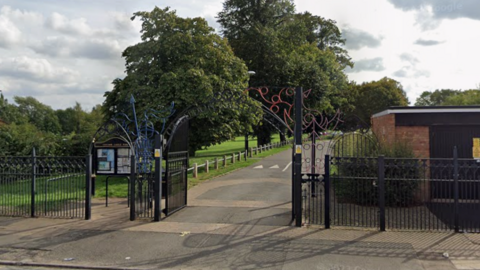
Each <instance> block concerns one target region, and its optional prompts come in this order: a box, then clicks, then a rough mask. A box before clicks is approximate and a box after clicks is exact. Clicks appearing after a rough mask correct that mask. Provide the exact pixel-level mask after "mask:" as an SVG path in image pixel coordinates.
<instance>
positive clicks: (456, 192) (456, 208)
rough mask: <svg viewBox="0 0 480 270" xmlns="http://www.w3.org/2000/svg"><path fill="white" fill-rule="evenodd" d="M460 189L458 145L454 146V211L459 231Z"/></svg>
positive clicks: (457, 230)
mask: <svg viewBox="0 0 480 270" xmlns="http://www.w3.org/2000/svg"><path fill="white" fill-rule="evenodd" d="M458 193H459V190H458V152H457V147H456V146H455V147H454V148H453V199H454V206H453V213H454V218H455V220H454V229H455V232H456V233H458V232H459V231H460V226H459V223H460V220H459V210H458V200H459V194H458Z"/></svg>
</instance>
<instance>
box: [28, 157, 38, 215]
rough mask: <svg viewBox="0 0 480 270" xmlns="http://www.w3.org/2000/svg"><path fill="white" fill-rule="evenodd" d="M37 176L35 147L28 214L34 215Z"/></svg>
mask: <svg viewBox="0 0 480 270" xmlns="http://www.w3.org/2000/svg"><path fill="white" fill-rule="evenodd" d="M36 177H37V162H36V158H35V148H33V151H32V186H31V198H30V199H31V202H30V216H31V217H35V184H36V183H35V182H36V180H37V179H36Z"/></svg>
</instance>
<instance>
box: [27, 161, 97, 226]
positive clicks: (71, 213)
mask: <svg viewBox="0 0 480 270" xmlns="http://www.w3.org/2000/svg"><path fill="white" fill-rule="evenodd" d="M86 166H87V164H86V159H85V157H36V195H35V213H36V215H37V216H44V217H59V218H83V217H85V195H86V194H85V192H86V181H85V171H86Z"/></svg>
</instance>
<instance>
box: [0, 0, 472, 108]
mask: <svg viewBox="0 0 480 270" xmlns="http://www.w3.org/2000/svg"><path fill="white" fill-rule="evenodd" d="M222 3H223V0H157V1H151V0H137V1H131V0H103V1H96V0H42V1H35V0H23V1H18V0H0V90H1V92H2V93H3V95H4V96H5V97H6V98H7V99H8V100H9V101H13V97H14V96H33V97H35V98H36V99H37V100H39V101H41V102H42V103H44V104H47V105H49V106H51V107H52V108H53V109H65V108H68V107H72V106H74V105H75V102H78V103H80V104H81V105H82V107H83V108H84V109H85V110H87V111H88V110H90V109H91V108H92V107H94V106H95V105H97V104H102V103H103V101H104V97H103V95H104V93H105V92H106V91H110V90H111V89H112V84H111V82H112V81H113V80H114V79H115V78H123V77H124V76H125V73H124V70H125V61H124V59H123V58H122V57H121V54H122V51H123V50H124V49H125V48H127V47H128V46H131V45H134V44H136V43H138V42H139V41H140V34H139V31H140V27H141V25H140V22H139V21H138V20H136V21H131V20H130V18H131V17H132V15H133V13H134V12H136V11H150V10H152V9H153V8H154V7H155V6H158V7H161V8H164V7H167V6H169V7H171V9H174V10H176V11H177V15H179V16H182V17H204V18H205V19H206V20H207V21H208V22H209V24H210V25H211V26H212V27H214V28H215V29H216V30H217V31H220V26H219V25H218V23H217V22H216V19H215V17H216V15H217V14H218V12H219V11H221V10H222ZM294 3H295V5H296V9H297V12H305V11H308V12H310V13H312V14H314V15H319V16H322V17H324V18H327V19H332V20H335V21H336V22H337V26H338V27H339V28H340V30H341V31H342V35H343V37H344V38H346V44H345V47H346V49H347V50H348V52H349V55H350V56H351V57H352V60H353V62H354V63H355V67H354V68H353V69H347V70H346V73H347V75H348V78H349V79H350V80H353V81H356V82H357V83H362V82H369V81H373V80H379V79H381V78H383V77H389V78H392V79H395V80H397V81H399V82H400V83H401V84H402V86H403V88H404V90H405V91H406V93H407V96H408V98H409V100H410V103H411V105H413V104H414V103H415V100H416V98H417V97H418V96H419V95H420V94H421V93H422V92H423V91H433V90H435V89H459V90H467V89H475V88H480V68H479V63H480V50H479V48H480V1H478V0H364V1H358V0H321V1H317V0H315V1H313V0H296V1H294Z"/></svg>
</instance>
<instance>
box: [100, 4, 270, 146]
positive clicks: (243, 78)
mask: <svg viewBox="0 0 480 270" xmlns="http://www.w3.org/2000/svg"><path fill="white" fill-rule="evenodd" d="M135 18H139V19H140V20H141V21H142V30H141V34H142V35H141V39H142V41H141V42H140V43H138V44H136V45H133V46H130V47H128V48H127V49H126V50H125V51H124V52H123V57H124V58H125V61H126V73H127V76H126V77H125V78H124V79H123V80H122V79H116V80H115V81H114V89H113V91H110V92H107V93H106V94H105V97H106V100H105V102H104V104H103V108H104V112H105V113H106V116H107V117H110V116H112V115H113V114H115V113H116V112H120V111H124V112H125V111H128V110H126V108H127V105H125V101H126V100H128V99H129V97H130V95H131V94H134V96H135V99H136V106H137V109H138V111H139V113H140V114H141V113H142V112H144V111H145V110H147V109H149V108H152V109H161V108H163V106H168V105H169V104H170V103H171V102H172V101H173V102H175V110H176V111H177V112H181V111H183V110H184V109H186V108H189V107H191V106H199V105H201V104H206V103H208V101H209V100H210V98H211V96H212V95H214V94H215V93H219V92H221V91H223V90H224V89H244V88H246V86H247V80H248V73H247V68H246V66H245V65H244V63H243V61H242V60H240V59H239V58H237V57H236V56H235V55H234V54H233V51H232V49H231V48H230V46H229V45H228V43H227V40H226V39H224V38H221V37H220V36H218V35H217V34H215V32H214V29H213V28H211V27H209V26H208V24H207V22H206V21H205V19H203V18H181V17H178V16H177V15H176V13H175V11H170V10H169V8H165V9H160V8H158V7H155V8H154V9H153V10H152V11H151V12H137V13H135V15H134V17H133V19H135ZM238 91H242V90H238ZM251 109H252V110H251V111H250V112H249V113H248V116H245V115H244V114H245V112H246V110H243V111H240V110H239V109H236V108H234V109H222V110H219V111H214V110H205V111H204V112H202V113H200V114H199V115H198V116H197V117H196V118H195V119H191V120H190V130H191V132H190V134H191V136H190V145H189V146H190V150H191V151H190V152H191V154H193V153H194V151H195V150H197V149H201V148H202V147H204V146H209V145H212V144H216V143H220V142H222V141H225V140H228V139H230V138H231V137H233V136H234V135H235V134H238V133H240V131H242V130H243V132H245V131H247V130H250V129H251V126H252V125H253V124H256V123H257V122H258V120H259V117H261V115H260V113H259V111H258V110H257V108H256V107H252V108H251ZM242 114H243V115H242Z"/></svg>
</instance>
